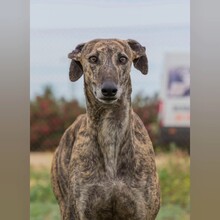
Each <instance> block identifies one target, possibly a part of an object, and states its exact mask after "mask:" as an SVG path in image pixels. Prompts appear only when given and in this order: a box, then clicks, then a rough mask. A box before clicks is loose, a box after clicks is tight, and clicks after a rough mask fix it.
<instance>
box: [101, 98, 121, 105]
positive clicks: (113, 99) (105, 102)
mask: <svg viewBox="0 0 220 220" xmlns="http://www.w3.org/2000/svg"><path fill="white" fill-rule="evenodd" d="M98 100H99V101H100V102H102V103H104V104H113V103H115V102H116V101H117V100H118V99H117V98H116V97H103V98H98Z"/></svg>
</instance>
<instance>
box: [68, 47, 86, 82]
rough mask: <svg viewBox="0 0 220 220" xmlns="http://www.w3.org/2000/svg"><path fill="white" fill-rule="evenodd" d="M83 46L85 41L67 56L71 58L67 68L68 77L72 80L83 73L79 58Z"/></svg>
mask: <svg viewBox="0 0 220 220" xmlns="http://www.w3.org/2000/svg"><path fill="white" fill-rule="evenodd" d="M84 46H85V43H83V44H79V45H78V46H77V47H76V48H75V50H73V51H72V52H71V53H69V54H68V58H70V59H72V61H71V64H70V69H69V78H70V80H71V81H73V82H74V81H76V80H78V79H79V78H80V77H81V76H82V75H83V68H82V65H81V63H80V61H79V60H80V56H81V51H82V49H83V47H84Z"/></svg>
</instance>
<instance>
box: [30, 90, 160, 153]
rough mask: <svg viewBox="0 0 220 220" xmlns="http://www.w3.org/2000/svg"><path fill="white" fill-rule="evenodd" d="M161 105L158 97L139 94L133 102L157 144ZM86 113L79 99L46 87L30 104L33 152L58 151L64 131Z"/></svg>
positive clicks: (135, 109)
mask: <svg viewBox="0 0 220 220" xmlns="http://www.w3.org/2000/svg"><path fill="white" fill-rule="evenodd" d="M157 104H158V101H157V96H155V97H153V98H143V97H141V95H137V96H136V97H135V99H134V101H133V108H134V111H135V112H136V113H137V114H138V115H139V116H140V118H141V120H142V121H143V123H144V125H145V127H146V128H147V130H148V132H149V135H150V137H151V140H152V142H153V143H155V141H156V139H157V134H158V124H157ZM82 113H85V108H83V107H81V106H80V105H79V104H78V102H77V101H76V100H71V101H66V100H65V99H64V98H62V99H57V98H55V96H54V95H53V91H52V89H51V88H50V87H46V88H45V91H44V94H43V95H42V96H37V97H36V98H35V99H34V100H33V101H31V104H30V120H31V122H30V123H31V129H30V130H31V134H30V142H31V143H30V144H31V151H43V150H54V149H55V148H56V147H57V145H58V144H59V140H60V138H61V136H62V134H63V133H64V131H65V130H66V129H67V128H68V127H69V126H70V125H71V124H72V123H73V122H74V121H75V119H76V118H77V116H78V115H80V114H82Z"/></svg>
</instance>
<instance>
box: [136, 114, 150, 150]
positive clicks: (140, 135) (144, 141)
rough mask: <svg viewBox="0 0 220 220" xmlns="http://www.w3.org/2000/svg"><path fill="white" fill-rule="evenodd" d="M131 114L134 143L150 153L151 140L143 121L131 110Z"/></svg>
mask: <svg viewBox="0 0 220 220" xmlns="http://www.w3.org/2000/svg"><path fill="white" fill-rule="evenodd" d="M132 116H133V117H132V130H133V135H134V136H135V144H136V145H137V147H138V148H140V149H142V150H144V151H146V152H149V151H150V152H151V153H152V152H153V146H152V142H151V139H150V137H149V134H148V131H147V129H146V127H145V125H144V123H143V122H142V120H141V119H140V117H139V116H138V115H137V114H136V113H135V112H132Z"/></svg>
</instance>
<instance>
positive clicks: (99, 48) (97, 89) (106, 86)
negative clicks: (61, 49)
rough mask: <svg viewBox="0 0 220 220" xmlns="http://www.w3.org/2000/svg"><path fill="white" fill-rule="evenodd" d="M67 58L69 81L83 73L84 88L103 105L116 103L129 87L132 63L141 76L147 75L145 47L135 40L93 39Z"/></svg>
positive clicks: (76, 78)
mask: <svg viewBox="0 0 220 220" xmlns="http://www.w3.org/2000/svg"><path fill="white" fill-rule="evenodd" d="M68 57H69V58H70V59H72V61H71V65H70V72H69V77H70V80H71V81H76V80H78V79H79V78H80V77H81V76H82V75H83V73H84V80H85V85H86V87H88V88H86V89H89V90H90V91H91V92H92V94H93V95H94V97H95V98H96V99H97V100H98V101H100V102H102V103H106V104H109V103H114V102H116V101H117V100H118V99H119V98H120V97H121V95H122V94H123V92H124V91H125V90H126V88H127V87H128V83H130V70H131V65H132V62H133V64H134V67H135V68H136V69H138V70H140V71H141V72H142V73H143V74H147V72H148V60H147V56H146V53H145V47H143V46H141V44H140V43H138V42H137V41H135V40H118V39H96V40H92V41H89V42H87V43H83V44H80V45H78V46H77V47H76V48H75V50H73V51H72V52H71V53H70V54H69V55H68Z"/></svg>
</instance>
